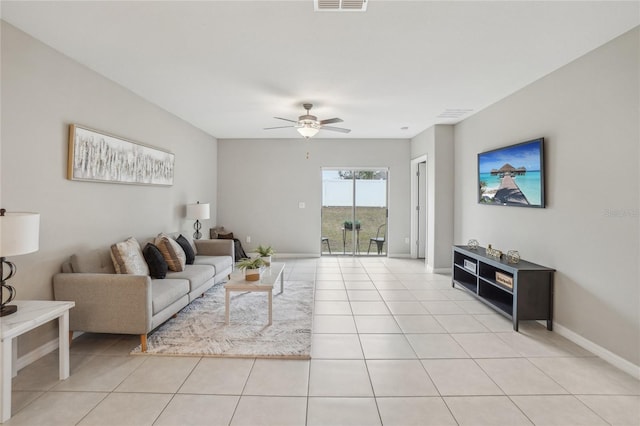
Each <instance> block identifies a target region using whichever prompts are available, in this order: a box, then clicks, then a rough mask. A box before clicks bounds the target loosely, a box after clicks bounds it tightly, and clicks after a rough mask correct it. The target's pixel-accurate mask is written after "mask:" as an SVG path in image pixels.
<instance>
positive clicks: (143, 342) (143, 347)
mask: <svg viewBox="0 0 640 426" xmlns="http://www.w3.org/2000/svg"><path fill="white" fill-rule="evenodd" d="M140 349H141V351H142V352H146V351H147V335H146V334H141V335H140Z"/></svg>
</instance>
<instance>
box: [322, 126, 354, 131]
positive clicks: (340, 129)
mask: <svg viewBox="0 0 640 426" xmlns="http://www.w3.org/2000/svg"><path fill="white" fill-rule="evenodd" d="M321 129H322V130H331V131H332V132H340V133H349V132H351V129H343V128H342V127H333V126H322V127H321Z"/></svg>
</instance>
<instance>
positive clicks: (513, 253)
mask: <svg viewBox="0 0 640 426" xmlns="http://www.w3.org/2000/svg"><path fill="white" fill-rule="evenodd" d="M507 262H509V263H518V262H520V253H518V250H509V251H508V252H507Z"/></svg>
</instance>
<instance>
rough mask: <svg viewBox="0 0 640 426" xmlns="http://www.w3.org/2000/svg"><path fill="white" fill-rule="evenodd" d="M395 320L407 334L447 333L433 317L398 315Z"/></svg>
mask: <svg viewBox="0 0 640 426" xmlns="http://www.w3.org/2000/svg"><path fill="white" fill-rule="evenodd" d="M395 319H396V322H397V323H398V325H399V326H400V329H401V330H402V332H403V333H405V334H410V333H446V331H445V329H444V328H443V327H442V326H441V325H440V323H439V322H438V321H436V320H435V318H433V316H431V315H396V316H395Z"/></svg>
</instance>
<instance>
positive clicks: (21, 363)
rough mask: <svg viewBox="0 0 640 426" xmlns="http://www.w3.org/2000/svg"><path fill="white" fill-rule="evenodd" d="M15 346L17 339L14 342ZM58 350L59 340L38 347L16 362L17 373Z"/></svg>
mask: <svg viewBox="0 0 640 426" xmlns="http://www.w3.org/2000/svg"><path fill="white" fill-rule="evenodd" d="M13 344H14V345H15V344H16V342H15V339H14V341H13ZM56 349H58V338H55V339H53V340H50V341H48V342H47V343H45V344H44V345H42V346H38V347H37V348H35V349H34V350H32V351H31V352H29V353H26V354H24V355H22V356H21V357H20V358H18V359H17V360H16V366H15V371H19V370H22V369H23V368H24V367H26V366H28V365H29V364H31V363H32V362H35V361H37V360H39V359H40V358H42V357H43V356H45V355H47V354H49V353H51V352H53V351H55V350H56Z"/></svg>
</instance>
